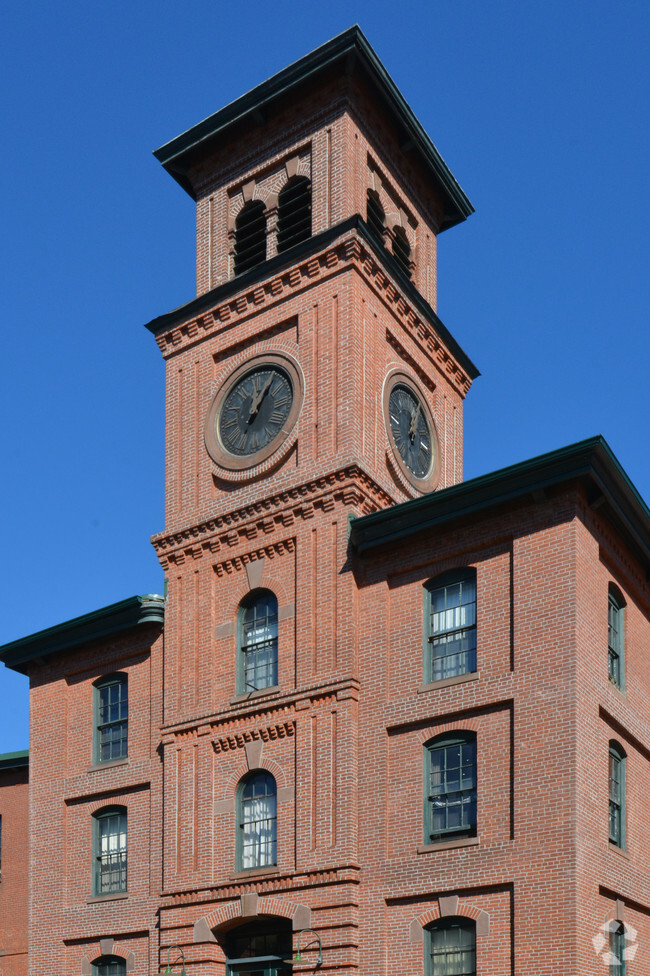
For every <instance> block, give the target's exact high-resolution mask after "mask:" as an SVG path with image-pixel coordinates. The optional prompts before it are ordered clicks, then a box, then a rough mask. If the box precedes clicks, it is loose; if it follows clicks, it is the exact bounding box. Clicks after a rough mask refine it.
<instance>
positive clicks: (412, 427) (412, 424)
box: [409, 403, 421, 441]
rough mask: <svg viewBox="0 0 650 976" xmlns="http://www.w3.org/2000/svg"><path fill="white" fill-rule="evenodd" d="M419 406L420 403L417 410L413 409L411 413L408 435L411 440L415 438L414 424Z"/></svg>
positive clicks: (417, 417) (418, 412)
mask: <svg viewBox="0 0 650 976" xmlns="http://www.w3.org/2000/svg"><path fill="white" fill-rule="evenodd" d="M420 406H421V404H419V403H418V408H417V410H416V411H415V413H414V414H411V425H410V427H409V437H410V439H411V440H412V441H413V440H415V431H416V426H417V422H418V419H419V417H420Z"/></svg>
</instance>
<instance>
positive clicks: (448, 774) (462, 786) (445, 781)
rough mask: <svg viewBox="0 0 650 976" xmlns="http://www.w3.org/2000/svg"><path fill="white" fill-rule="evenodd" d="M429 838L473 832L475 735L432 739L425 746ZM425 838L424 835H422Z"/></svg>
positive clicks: (441, 837) (471, 833) (474, 818)
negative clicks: (427, 767)
mask: <svg viewBox="0 0 650 976" xmlns="http://www.w3.org/2000/svg"><path fill="white" fill-rule="evenodd" d="M428 763H429V769H428V790H427V797H426V798H427V806H428V819H429V824H428V833H429V838H428V839H429V841H434V842H435V841H438V840H443V839H444V838H445V837H446V836H447V835H450V834H453V835H456V836H458V835H460V836H463V837H474V836H475V835H476V737H475V736H474V735H473V734H472V733H468V734H466V735H463V736H462V737H460V736H456V737H455V738H453V739H451V738H448V737H447V738H444V739H437V740H434V741H433V742H432V743H430V744H429V746H428ZM425 839H426V837H425Z"/></svg>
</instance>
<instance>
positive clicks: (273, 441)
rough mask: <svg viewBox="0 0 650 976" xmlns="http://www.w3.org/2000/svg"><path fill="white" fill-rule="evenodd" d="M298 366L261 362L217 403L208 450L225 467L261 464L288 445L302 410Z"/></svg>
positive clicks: (231, 380)
mask: <svg viewBox="0 0 650 976" xmlns="http://www.w3.org/2000/svg"><path fill="white" fill-rule="evenodd" d="M302 395H303V382H302V374H301V372H300V369H299V367H298V364H297V363H295V362H294V361H293V360H291V359H290V358H289V357H288V356H284V355H280V354H274V355H266V356H265V355H262V356H256V357H254V358H253V359H250V360H248V362H246V363H244V364H243V365H242V366H240V367H239V368H238V369H237V370H235V371H234V372H233V373H231V374H230V375H229V376H228V377H227V378H226V380H225V381H224V383H223V384H222V385H221V387H220V389H219V390H218V392H217V394H216V396H215V397H214V398H213V400H212V402H211V404H210V409H209V410H208V415H207V418H206V423H205V446H206V449H207V451H208V454H209V455H210V457H211V458H212V460H213V461H214V462H215V463H216V464H218V465H219V466H220V467H223V468H226V469H231V470H235V471H241V470H243V469H246V468H251V467H255V466H256V465H258V464H261V463H262V462H263V461H265V460H266V459H267V458H269V457H270V456H271V455H272V454H274V453H275V452H276V451H277V450H278V449H279V448H280V446H281V445H282V444H283V443H284V442H285V441H286V439H287V437H288V435H289V434H290V433H291V431H292V429H293V427H294V425H295V422H296V420H297V419H298V415H299V413H300V407H301V405H302Z"/></svg>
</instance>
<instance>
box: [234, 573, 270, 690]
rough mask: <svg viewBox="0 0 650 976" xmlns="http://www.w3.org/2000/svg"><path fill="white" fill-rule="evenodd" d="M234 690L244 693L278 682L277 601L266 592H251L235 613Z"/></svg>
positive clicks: (268, 686) (268, 591)
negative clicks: (235, 683) (236, 628)
mask: <svg viewBox="0 0 650 976" xmlns="http://www.w3.org/2000/svg"><path fill="white" fill-rule="evenodd" d="M238 617H239V620H238V632H239V637H238V652H237V653H238V661H237V691H238V693H239V694H242V695H244V694H247V693H248V692H251V691H262V690H263V689H264V688H273V687H275V686H276V685H277V683H278V601H277V598H276V596H275V594H274V593H272V592H271V591H270V590H255V591H254V592H253V593H251V594H249V596H248V597H246V599H245V600H243V601H242V603H241V605H240V608H239V614H238Z"/></svg>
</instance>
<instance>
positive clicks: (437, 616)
mask: <svg viewBox="0 0 650 976" xmlns="http://www.w3.org/2000/svg"><path fill="white" fill-rule="evenodd" d="M425 617H426V621H427V633H426V635H425V636H426V640H425V649H424V654H425V660H424V680H425V681H427V682H431V681H441V680H442V679H443V678H455V677H457V676H458V675H460V674H469V673H470V672H472V671H476V570H474V569H463V570H461V571H459V572H452V573H445V574H444V575H443V576H438V577H437V578H436V579H434V580H431V582H430V583H428V584H427V589H426V607H425Z"/></svg>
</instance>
